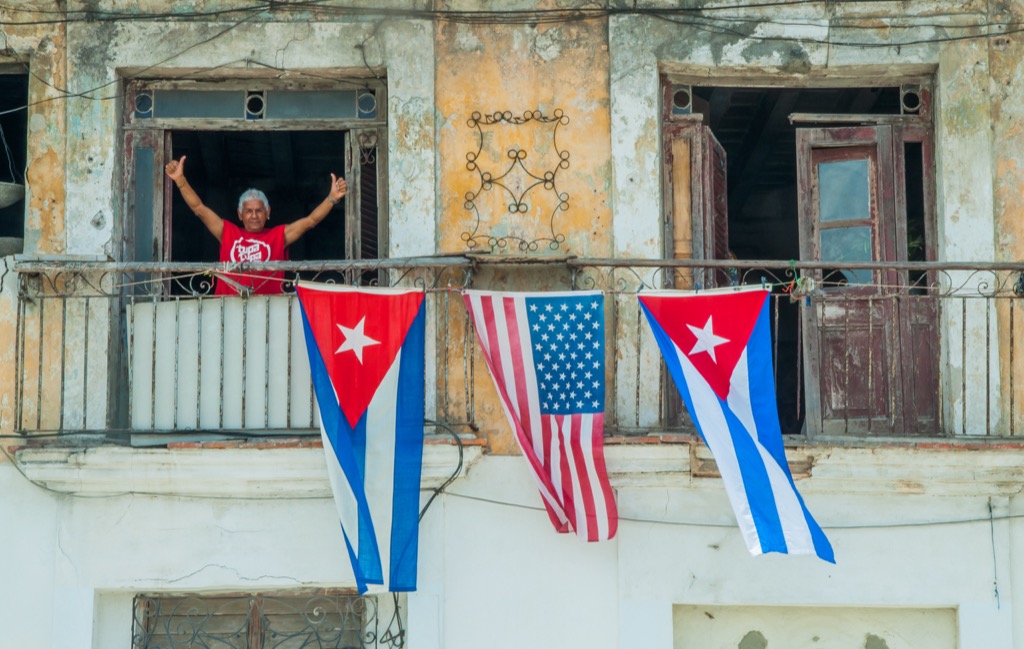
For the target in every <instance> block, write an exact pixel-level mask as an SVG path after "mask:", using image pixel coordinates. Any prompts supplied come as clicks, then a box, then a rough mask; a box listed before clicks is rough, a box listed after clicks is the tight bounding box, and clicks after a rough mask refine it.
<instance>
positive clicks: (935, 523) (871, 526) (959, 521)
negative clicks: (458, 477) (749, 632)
mask: <svg viewBox="0 0 1024 649" xmlns="http://www.w3.org/2000/svg"><path fill="white" fill-rule="evenodd" d="M445 495H446V496H452V497H455V498H462V499H463V500H472V501H476V502H481V503H486V504H490V505H499V506H502V507H512V508H514V509H523V510H527V511H536V512H542V511H544V508H543V507H541V506H534V505H523V504H522V503H514V502H509V501H505V500H497V499H494V498H484V497H483V496H473V495H470V494H465V493H459V492H457V491H447V492H445ZM1017 519H1024V514H1006V515H1003V516H994V517H990V516H988V515H985V516H978V517H977V518H956V519H942V520H932V521H910V522H905V523H863V524H857V525H822V526H821V527H822V528H823V529H826V530H878V529H892V528H916V527H940V526H946V525H970V524H978V523H983V524H986V525H987V524H990V523H991V522H993V521H994V522H1000V521H1011V520H1017ZM619 521H620V522H623V521H625V522H629V523H643V524H649V525H670V526H678V527H710V528H721V529H730V528H734V527H736V524H735V523H708V522H703V521H672V520H660V519H654V518H637V517H632V516H621V515H620V516H619Z"/></svg>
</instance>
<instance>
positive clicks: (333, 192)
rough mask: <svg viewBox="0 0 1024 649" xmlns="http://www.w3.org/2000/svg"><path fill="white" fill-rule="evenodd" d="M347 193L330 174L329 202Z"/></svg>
mask: <svg viewBox="0 0 1024 649" xmlns="http://www.w3.org/2000/svg"><path fill="white" fill-rule="evenodd" d="M181 160H182V162H184V160H185V158H184V156H182V158H181ZM172 164H173V163H172ZM168 166H170V165H168ZM347 193H348V185H347V184H345V179H344V178H338V177H337V176H335V175H334V174H331V189H330V191H329V192H328V193H327V195H328V196H330V197H331V202H333V203H337V202H338V201H340V200H341V199H343V198H345V194H347Z"/></svg>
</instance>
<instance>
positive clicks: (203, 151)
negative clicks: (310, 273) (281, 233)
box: [171, 131, 345, 262]
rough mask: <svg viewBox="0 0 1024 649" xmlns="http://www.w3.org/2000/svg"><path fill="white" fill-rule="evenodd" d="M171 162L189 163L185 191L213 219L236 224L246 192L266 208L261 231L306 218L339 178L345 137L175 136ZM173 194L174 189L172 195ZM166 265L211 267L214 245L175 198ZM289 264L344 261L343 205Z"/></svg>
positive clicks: (292, 252) (300, 244) (295, 248)
mask: <svg viewBox="0 0 1024 649" xmlns="http://www.w3.org/2000/svg"><path fill="white" fill-rule="evenodd" d="M171 138H172V146H173V151H174V157H175V158H176V159H180V158H181V156H182V155H185V156H187V160H186V162H185V174H186V176H187V178H188V180H189V183H190V184H191V185H192V187H193V188H194V189H195V190H196V192H197V193H198V194H199V196H200V198H202V200H203V202H204V203H206V205H207V206H209V207H210V208H211V209H212V210H213V211H214V212H216V213H217V214H218V215H220V217H221V218H223V219H229V220H232V221H234V222H235V223H236V224H237V223H238V216H237V208H238V197H239V196H240V195H241V193H242V192H243V191H245V190H246V189H248V188H250V187H254V188H256V189H259V190H262V191H263V192H264V193H265V194H266V195H267V198H268V200H269V201H270V208H271V209H270V221H269V222H268V223H267V227H272V226H275V225H280V224H287V223H290V222H292V221H294V220H296V219H299V218H302V217H304V216H306V215H307V214H309V213H310V212H311V211H312V210H313V209H314V208H315V207H316V206H317V205H319V204H320V203H321V202H322V201H323V200H324V198H325V197H326V196H327V193H328V190H329V188H330V182H331V174H332V173H334V174H335V175H337V176H343V175H344V168H345V132H343V131H273V132H271V131H241V132H240V131H174V132H173V133H172V134H171ZM172 189H173V188H172ZM172 209H173V215H172V219H171V220H172V234H171V240H172V244H171V259H172V260H174V261H190V262H191V261H217V259H218V243H217V240H216V239H214V238H213V236H212V235H211V234H210V233H209V232H208V231H207V230H206V227H205V226H204V225H203V224H202V222H201V221H200V220H199V219H198V218H196V216H195V215H194V214H192V211H191V210H190V209H189V208H188V206H187V205H186V204H185V201H184V200H183V199H182V198H181V194H180V193H179V192H178V191H177V190H174V198H173V204H172ZM288 252H289V257H290V259H292V260H296V261H302V260H310V259H344V258H345V210H344V203H341V204H339V205H338V206H337V207H335V208H334V209H333V210H332V211H331V213H330V214H329V215H328V216H327V218H326V219H324V221H323V222H322V223H320V225H318V226H317V228H316V229H315V230H313V231H311V232H309V233H308V234H307V235H306V236H305V237H303V238H302V239H299V240H298V241H297V242H295V243H294V244H293V245H291V246H290V247H289V249H288Z"/></svg>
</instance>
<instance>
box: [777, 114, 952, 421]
mask: <svg viewBox="0 0 1024 649" xmlns="http://www.w3.org/2000/svg"><path fill="white" fill-rule="evenodd" d="M901 135H902V132H901V131H899V130H898V129H894V127H892V126H888V125H878V126H849V127H837V128H806V129H798V131H797V160H798V172H797V182H798V190H799V202H800V205H799V212H800V253H801V257H802V258H803V259H806V260H815V261H823V262H834V263H835V266H834V267H833V268H826V269H824V270H822V271H819V272H816V273H814V279H815V282H816V289H817V290H816V294H815V297H814V299H812V300H811V303H810V307H809V308H806V309H804V316H803V322H804V330H805V336H804V349H805V352H806V355H807V360H808V367H807V372H806V384H807V385H806V388H807V390H806V394H807V414H808V417H807V425H808V427H809V429H810V431H811V432H815V433H823V434H826V435H830V434H849V433H852V434H879V435H898V434H907V433H911V434H913V433H924V432H928V430H929V428H931V427H933V426H934V424H935V422H936V420H937V415H936V410H937V398H936V393H937V362H938V337H937V334H936V331H937V329H936V326H935V324H936V317H937V312H936V309H935V304H934V301H933V299H932V298H930V297H928V296H927V295H926V291H919V292H920V293H922V294H921V295H915V294H914V293H915V289H914V288H913V287H912V286H911V283H910V282H909V281H908V277H909V276H908V274H907V272H906V271H905V270H895V269H884V268H883V269H855V268H849V267H848V266H846V264H848V263H850V262H855V263H856V262H897V261H906V260H907V244H906V240H907V219H906V200H905V196H906V194H907V188H906V186H905V182H906V173H905V164H904V157H903V156H904V149H903V138H902V137H901ZM933 379H934V380H933Z"/></svg>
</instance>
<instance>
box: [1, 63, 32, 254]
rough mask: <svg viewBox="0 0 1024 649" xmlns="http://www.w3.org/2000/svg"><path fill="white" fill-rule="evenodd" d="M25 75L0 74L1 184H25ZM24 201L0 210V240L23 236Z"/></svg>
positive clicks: (26, 91) (26, 89)
mask: <svg viewBox="0 0 1024 649" xmlns="http://www.w3.org/2000/svg"><path fill="white" fill-rule="evenodd" d="M27 103H28V75H27V74H0V136H2V137H0V182H7V183H10V182H13V183H24V182H25V161H26V154H27V147H26V143H27V138H28V123H27V117H26V115H27V114H28V111H27V110H26V109H25V105H26V104H27ZM24 232H25V201H24V200H20V201H18V202H17V203H14V204H13V205H9V206H7V207H4V208H2V209H0V237H22V236H24Z"/></svg>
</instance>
